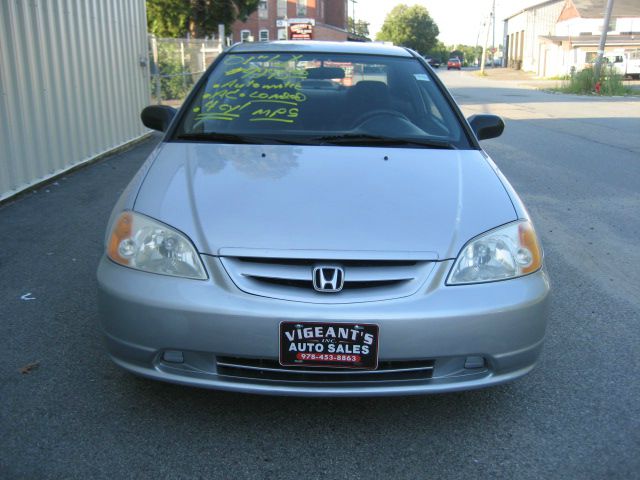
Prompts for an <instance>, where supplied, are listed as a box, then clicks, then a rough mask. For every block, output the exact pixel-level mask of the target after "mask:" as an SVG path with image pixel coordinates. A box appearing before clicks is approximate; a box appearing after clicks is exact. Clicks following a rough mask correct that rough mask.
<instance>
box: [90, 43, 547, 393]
mask: <svg viewBox="0 0 640 480" xmlns="http://www.w3.org/2000/svg"><path fill="white" fill-rule="evenodd" d="M458 62H459V61H458ZM347 78H348V79H349V81H348V82H345V81H344V80H345V79H347ZM323 82H324V83H326V85H324V83H323ZM325 86H326V88H325ZM319 87H320V88H319ZM142 120H143V123H144V124H145V125H146V126H147V127H149V128H152V129H156V130H159V131H163V132H165V136H164V138H163V140H162V142H161V143H160V144H159V145H158V146H157V148H156V149H155V150H154V151H153V153H152V154H151V155H150V156H149V159H148V160H147V161H146V163H145V164H144V165H143V166H142V167H141V170H140V171H139V173H138V174H137V175H136V176H135V177H134V178H133V180H132V181H131V183H130V184H129V186H128V187H127V188H126V189H125V191H124V192H123V193H122V195H121V197H120V199H119V200H118V202H117V204H116V206H115V208H114V210H113V213H112V215H111V218H110V220H109V223H108V226H107V232H106V237H105V249H104V255H103V257H102V259H101V261H100V265H99V267H98V274H97V275H98V285H99V287H98V290H99V311H100V318H101V322H102V326H103V330H104V332H105V338H106V345H107V348H108V351H109V353H110V355H111V358H112V359H113V360H114V361H115V362H116V363H117V364H118V365H120V366H121V367H123V368H125V369H127V370H129V371H131V372H133V373H135V374H138V375H142V376H145V377H148V378H152V379H156V380H162V381H167V382H174V383H178V384H184V385H191V386H198V387H206V388H214V389H223V390H232V391H238V392H248V393H262V394H278V395H302V396H371V395H408V394H422V393H434V392H445V391H457V390H467V389H473V388H480V387H486V386H490V385H496V384H499V383H503V382H506V381H510V380H513V379H515V378H518V377H521V376H523V375H525V374H526V373H528V372H530V371H531V370H532V369H533V368H534V366H535V365H536V362H537V359H538V356H539V354H540V352H541V350H542V344H543V339H544V335H545V327H546V323H547V305H548V293H549V282H548V279H547V274H546V272H545V269H544V267H543V255H542V248H541V246H540V243H539V241H538V237H537V235H536V233H535V230H534V227H533V224H532V222H531V220H530V218H529V214H528V213H527V211H526V209H525V207H524V206H523V204H522V202H521V200H520V199H519V198H518V195H517V194H516V193H515V191H514V189H513V188H512V187H511V185H510V184H509V183H508V181H507V180H506V179H505V177H504V176H503V175H502V173H501V172H500V171H499V170H498V167H497V166H496V164H495V163H493V161H492V160H491V159H490V158H489V157H488V155H487V154H486V153H485V152H484V151H483V149H482V147H481V146H480V144H479V140H484V139H489V138H493V137H497V136H499V135H500V134H501V133H502V131H503V128H504V124H503V122H502V120H501V119H500V118H499V117H496V116H494V115H483V114H480V115H473V116H471V117H469V118H468V119H465V118H464V116H463V115H462V113H461V111H460V109H459V108H458V106H457V105H456V104H455V101H454V100H453V98H452V96H451V95H450V94H449V93H448V91H447V89H446V88H445V87H444V85H443V84H442V82H441V81H440V80H439V78H438V76H437V75H435V74H434V73H433V71H432V70H431V69H430V68H428V67H427V64H426V62H425V61H424V59H423V58H422V57H420V56H419V55H418V54H416V53H415V52H413V51H411V50H408V49H405V48H400V47H393V46H386V45H377V44H371V43H358V42H347V43H333V42H313V41H305V42H271V43H269V42H261V43H241V44H236V45H235V46H233V47H231V48H230V49H228V50H226V51H225V52H224V53H222V54H221V55H220V56H219V57H218V59H217V60H216V61H215V62H214V63H213V65H211V66H210V67H209V68H208V70H207V71H206V72H205V73H204V74H203V76H202V77H201V79H200V80H199V81H198V83H197V84H196V86H195V87H194V90H193V92H192V93H191V94H190V95H189V97H188V98H187V99H186V101H185V102H184V104H183V106H182V107H181V108H180V110H179V111H176V110H175V109H173V108H171V107H169V106H161V105H155V106H150V107H147V108H145V109H144V110H143V112H142Z"/></svg>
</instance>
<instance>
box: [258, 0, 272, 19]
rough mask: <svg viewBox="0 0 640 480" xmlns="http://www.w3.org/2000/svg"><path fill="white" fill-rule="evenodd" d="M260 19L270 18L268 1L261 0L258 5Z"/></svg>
mask: <svg viewBox="0 0 640 480" xmlns="http://www.w3.org/2000/svg"><path fill="white" fill-rule="evenodd" d="M258 17H259V18H263V19H264V18H269V2H268V1H267V0H260V3H258Z"/></svg>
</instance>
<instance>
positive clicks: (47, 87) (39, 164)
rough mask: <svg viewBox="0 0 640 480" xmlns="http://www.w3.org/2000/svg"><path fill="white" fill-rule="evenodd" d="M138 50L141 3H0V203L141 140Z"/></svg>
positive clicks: (142, 74)
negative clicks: (46, 180)
mask: <svg viewBox="0 0 640 480" xmlns="http://www.w3.org/2000/svg"><path fill="white" fill-rule="evenodd" d="M147 48H148V47H147V25H146V14H145V2H144V0H0V200H2V199H5V198H7V197H9V196H11V195H13V194H15V193H17V192H19V191H21V190H23V189H25V188H28V187H29V186H30V185H33V184H35V183H38V182H40V181H42V180H45V179H46V178H49V177H52V176H54V175H56V174H59V173H61V172H64V171H65V170H68V169H69V168H71V167H73V166H76V165H78V164H80V163H82V162H86V161H88V160H91V159H92V158H95V157H96V156H98V155H100V154H103V153H105V152H108V151H109V150H112V149H114V148H116V147H118V146H121V145H123V144H126V143H127V142H129V141H131V140H133V139H135V138H138V137H140V136H142V135H143V134H144V133H145V132H146V130H145V128H144V127H143V126H142V124H141V123H140V120H139V118H140V117H139V115H140V110H141V109H142V108H143V107H144V106H145V105H147V104H148V103H149V72H148V67H146V66H141V64H140V61H141V59H142V60H144V61H145V62H146V60H147V58H148V57H147ZM145 65H146V63H145Z"/></svg>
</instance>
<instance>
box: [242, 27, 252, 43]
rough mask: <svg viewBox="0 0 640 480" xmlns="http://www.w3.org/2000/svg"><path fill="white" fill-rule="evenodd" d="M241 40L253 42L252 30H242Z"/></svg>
mask: <svg viewBox="0 0 640 480" xmlns="http://www.w3.org/2000/svg"><path fill="white" fill-rule="evenodd" d="M240 41H241V42H251V41H253V39H252V38H251V30H242V31H241V32H240Z"/></svg>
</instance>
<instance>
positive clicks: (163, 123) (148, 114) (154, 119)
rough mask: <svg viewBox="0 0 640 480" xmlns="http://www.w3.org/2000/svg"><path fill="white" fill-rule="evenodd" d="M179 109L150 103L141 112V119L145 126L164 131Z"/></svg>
mask: <svg viewBox="0 0 640 480" xmlns="http://www.w3.org/2000/svg"><path fill="white" fill-rule="evenodd" d="M176 112H177V110H176V109H175V108H173V107H169V106H168V105H150V106H148V107H145V108H144V110H142V113H141V114H140V119H141V120H142V123H143V124H144V126H145V127H147V128H150V129H152V130H158V131H159V132H164V131H166V130H167V128H168V127H169V124H170V123H171V120H173V117H174V116H175V115H176Z"/></svg>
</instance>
